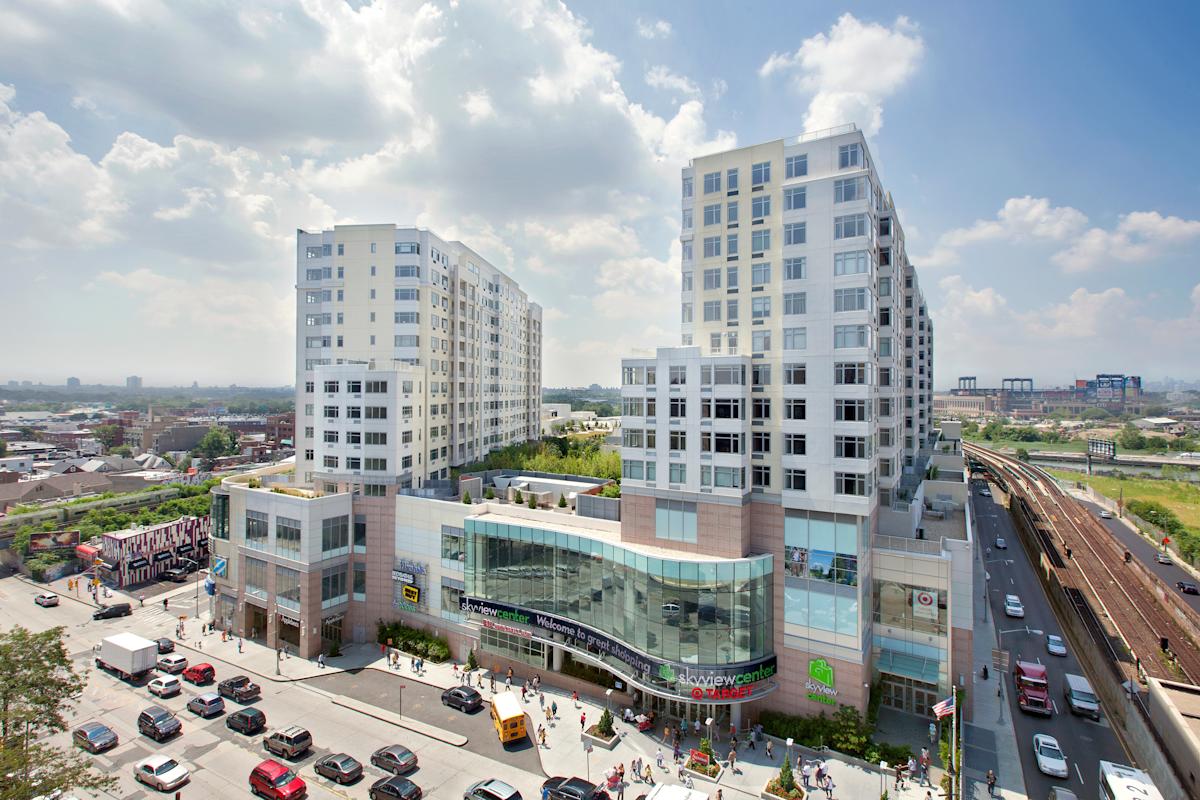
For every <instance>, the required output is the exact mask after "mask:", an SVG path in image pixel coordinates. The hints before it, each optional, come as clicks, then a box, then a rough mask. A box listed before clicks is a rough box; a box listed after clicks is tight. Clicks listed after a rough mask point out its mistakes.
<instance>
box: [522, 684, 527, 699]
mask: <svg viewBox="0 0 1200 800" xmlns="http://www.w3.org/2000/svg"><path fill="white" fill-rule="evenodd" d="M526 685H527V684H525V683H523V684H521V702H522V703H524V702H525V686H526Z"/></svg>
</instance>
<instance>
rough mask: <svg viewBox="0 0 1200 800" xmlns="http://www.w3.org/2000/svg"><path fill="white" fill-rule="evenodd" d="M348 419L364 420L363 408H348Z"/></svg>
mask: <svg viewBox="0 0 1200 800" xmlns="http://www.w3.org/2000/svg"><path fill="white" fill-rule="evenodd" d="M346 419H362V406H346Z"/></svg>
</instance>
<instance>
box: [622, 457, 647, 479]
mask: <svg viewBox="0 0 1200 800" xmlns="http://www.w3.org/2000/svg"><path fill="white" fill-rule="evenodd" d="M645 474H646V473H645V472H644V468H643V465H642V462H641V461H633V460H630V459H627V460H625V461H622V462H621V477H622V478H631V479H633V480H635V481H640V480H641V479H642V476H644V475H645Z"/></svg>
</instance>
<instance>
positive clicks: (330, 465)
mask: <svg viewBox="0 0 1200 800" xmlns="http://www.w3.org/2000/svg"><path fill="white" fill-rule="evenodd" d="M323 464H324V466H325V468H326V469H337V468H338V457H337V456H325V458H324V460H323Z"/></svg>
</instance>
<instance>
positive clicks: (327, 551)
mask: <svg viewBox="0 0 1200 800" xmlns="http://www.w3.org/2000/svg"><path fill="white" fill-rule="evenodd" d="M349 552H350V518H349V517H348V516H345V515H342V516H340V517H330V518H328V519H323V520H321V555H322V557H325V558H328V557H329V556H336V555H341V554H343V553H349Z"/></svg>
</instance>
